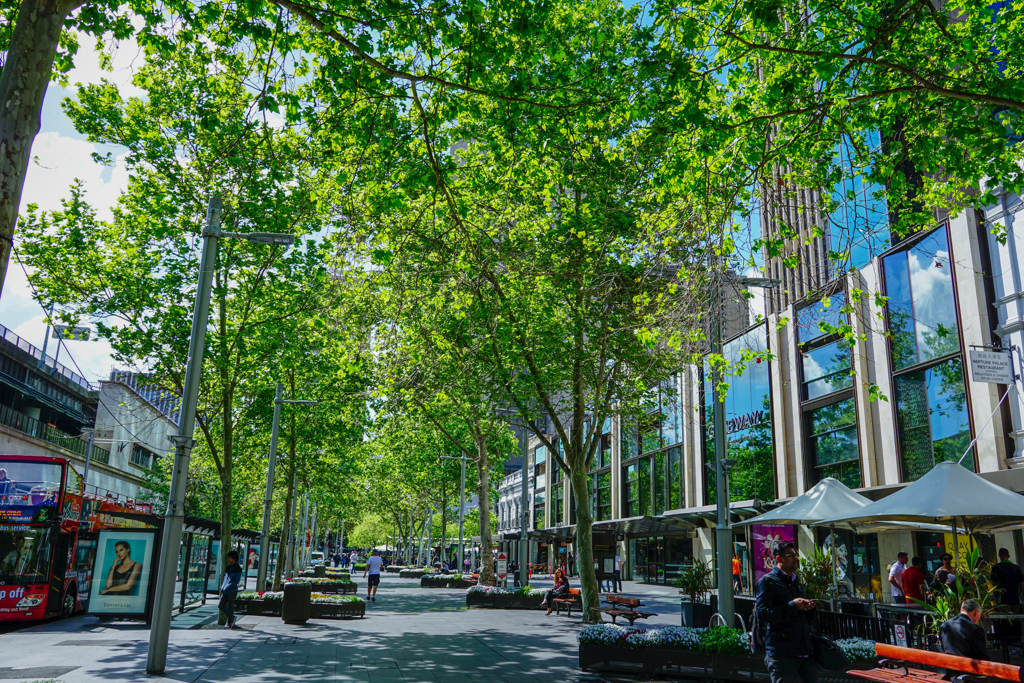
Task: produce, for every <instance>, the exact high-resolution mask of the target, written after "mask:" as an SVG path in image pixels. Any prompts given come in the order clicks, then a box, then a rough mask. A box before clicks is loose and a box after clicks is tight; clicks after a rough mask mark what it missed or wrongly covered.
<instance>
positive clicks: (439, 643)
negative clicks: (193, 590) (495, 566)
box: [0, 574, 679, 683]
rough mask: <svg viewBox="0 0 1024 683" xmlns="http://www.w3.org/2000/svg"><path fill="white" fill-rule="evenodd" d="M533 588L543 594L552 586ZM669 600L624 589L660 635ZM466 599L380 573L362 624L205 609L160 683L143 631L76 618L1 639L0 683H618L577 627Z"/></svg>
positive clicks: (191, 621) (178, 644) (196, 614)
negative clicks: (584, 668)
mask: <svg viewBox="0 0 1024 683" xmlns="http://www.w3.org/2000/svg"><path fill="white" fill-rule="evenodd" d="M354 578H355V580H356V581H357V583H358V584H359V587H360V589H361V590H360V595H363V593H364V592H365V586H366V583H365V580H364V579H362V576H361V575H359V574H356V576H355V577H354ZM535 583H536V585H537V586H538V587H547V586H548V585H549V583H550V582H549V581H544V582H535ZM573 585H578V582H575V581H574V582H573ZM675 593H676V592H675V590H674V589H672V588H665V587H654V586H647V585H643V584H634V583H632V582H626V583H625V586H624V594H626V595H630V596H638V597H642V599H643V600H644V602H645V604H647V605H648V606H650V607H651V608H652V611H655V612H659V613H660V616H658V617H654V618H652V619H651V620H650V623H652V624H657V625H678V624H679V602H678V598H677V597H676V595H675ZM465 597H466V595H465V591H462V590H447V589H427V588H420V587H419V581H418V580H411V579H399V578H397V576H396V575H394V574H385V575H384V576H383V577H382V582H381V588H380V593H379V594H378V597H377V601H376V602H369V603H367V609H366V617H365V618H363V619H347V620H312V621H310V622H308V623H307V624H305V625H303V626H292V625H287V624H284V623H283V622H282V621H281V619H280V618H277V617H255V616H246V617H242V618H240V619H239V622H238V623H239V625H240V626H241V628H240V629H238V630H234V631H225V630H223V629H220V628H218V627H217V626H216V622H217V608H216V605H215V604H208V605H206V606H204V607H201V608H199V609H196V610H192V611H190V612H186V613H185V614H182V615H179V616H178V617H176V618H175V619H174V621H173V626H172V629H173V630H172V631H171V639H170V648H169V654H168V666H167V671H166V672H165V676H164V677H163V678H157V677H153V676H147V675H146V673H145V665H146V650H147V647H148V642H149V631H148V629H146V628H145V626H143V625H140V624H130V623H124V622H100V621H99V620H98V619H97V618H96V617H93V616H88V615H86V616H77V617H74V618H71V619H64V620H59V621H53V622H49V623H45V624H41V625H39V626H36V627H33V628H28V629H22V630H19V631H14V632H10V633H7V634H5V635H0V652H2V653H3V657H2V661H0V680H11V681H26V682H29V681H38V680H48V679H57V680H59V681H62V682H63V683H79V682H82V681H104V682H105V683H118V682H119V681H150V682H152V683H157V682H158V681H159V682H161V683H164V682H171V681H173V682H174V683H186V682H192V681H211V682H212V681H268V682H270V681H273V682H285V681H339V682H341V681H354V682H365V683H384V682H398V681H408V682H409V683H461V682H464V681H488V682H496V683H502V682H503V681H507V682H508V683H552V682H553V681H557V682H558V683H570V682H572V681H601V680H613V678H615V677H609V676H595V675H590V674H584V673H583V672H581V671H580V670H579V668H578V660H577V646H576V633H577V632H578V631H579V629H580V628H581V622H580V619H579V618H578V616H575V615H574V617H573V618H571V619H567V618H566V617H564V616H561V617H559V616H556V615H555V614H554V613H552V615H551V616H545V615H544V612H527V611H518V610H489V609H467V608H466V602H465ZM538 602H539V600H538ZM638 625H639V622H638ZM626 680H629V679H626ZM632 680H636V679H635V677H633V678H632Z"/></svg>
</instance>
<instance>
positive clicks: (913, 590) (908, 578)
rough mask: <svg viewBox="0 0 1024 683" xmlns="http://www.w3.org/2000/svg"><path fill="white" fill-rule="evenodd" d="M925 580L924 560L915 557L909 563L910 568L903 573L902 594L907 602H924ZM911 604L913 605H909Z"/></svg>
mask: <svg viewBox="0 0 1024 683" xmlns="http://www.w3.org/2000/svg"><path fill="white" fill-rule="evenodd" d="M927 584H928V582H927V580H926V579H925V578H924V560H922V559H921V558H920V557H915V558H914V559H912V560H911V561H910V566H909V567H907V570H906V571H905V572H903V594H904V595H906V596H907V602H908V603H910V601H911V600H920V601H921V602H924V599H925V589H926V588H927ZM910 604H913V603H910Z"/></svg>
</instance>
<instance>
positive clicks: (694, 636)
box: [576, 624, 750, 655]
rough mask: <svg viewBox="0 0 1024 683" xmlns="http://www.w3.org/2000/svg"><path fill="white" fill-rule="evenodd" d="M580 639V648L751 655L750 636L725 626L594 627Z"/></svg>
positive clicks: (579, 635)
mask: <svg viewBox="0 0 1024 683" xmlns="http://www.w3.org/2000/svg"><path fill="white" fill-rule="evenodd" d="M576 639H577V640H578V641H579V643H580V645H598V646H603V647H608V646H611V647H625V648H630V649H642V648H649V647H658V648H671V649H674V650H692V651H696V652H704V653H709V654H712V653H713V654H724V655H736V654H744V653H749V651H750V650H749V649H748V646H747V640H746V634H744V633H743V631H740V630H739V629H735V628H727V627H725V626H715V627H713V628H688V627H686V626H666V627H663V628H640V627H630V626H619V625H618V624H594V625H592V626H587V627H585V628H584V629H583V630H582V631H580V632H579V634H578V635H577V636H576Z"/></svg>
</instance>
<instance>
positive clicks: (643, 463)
mask: <svg viewBox="0 0 1024 683" xmlns="http://www.w3.org/2000/svg"><path fill="white" fill-rule="evenodd" d="M638 464H639V465H640V477H639V479H640V507H639V509H638V511H637V514H640V515H649V514H651V458H640V462H639V463H638Z"/></svg>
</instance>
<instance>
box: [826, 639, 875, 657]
mask: <svg viewBox="0 0 1024 683" xmlns="http://www.w3.org/2000/svg"><path fill="white" fill-rule="evenodd" d="M836 645H838V646H839V647H840V648H842V650H843V652H845V653H846V657H847V659H849V660H850V661H851V662H872V663H877V662H878V655H876V654H875V641H873V640H865V639H864V638H844V639H842V640H837V641H836Z"/></svg>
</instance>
